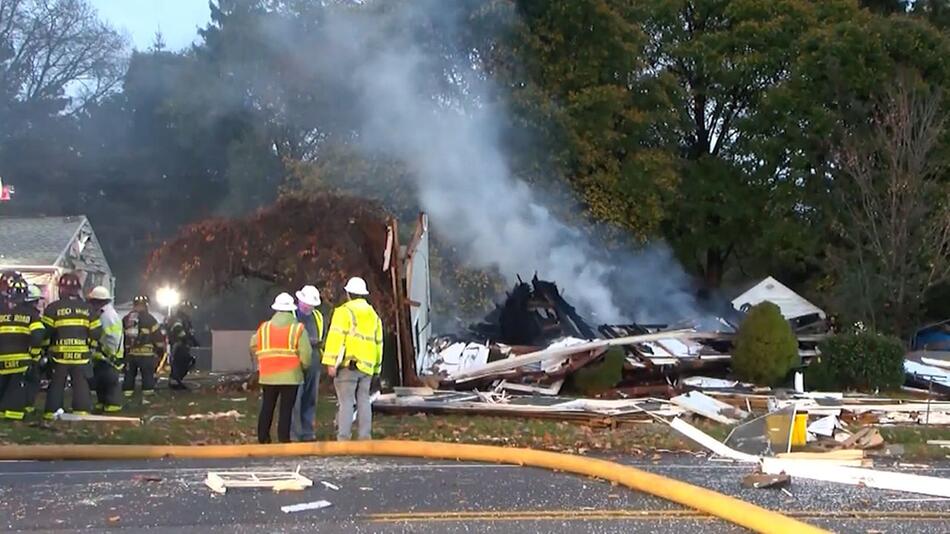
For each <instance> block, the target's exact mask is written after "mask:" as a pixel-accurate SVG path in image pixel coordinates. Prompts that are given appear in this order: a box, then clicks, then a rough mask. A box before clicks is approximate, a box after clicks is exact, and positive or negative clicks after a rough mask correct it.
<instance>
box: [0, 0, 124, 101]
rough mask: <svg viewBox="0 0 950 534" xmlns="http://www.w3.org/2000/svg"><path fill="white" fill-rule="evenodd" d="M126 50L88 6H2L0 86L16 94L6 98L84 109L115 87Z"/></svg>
mask: <svg viewBox="0 0 950 534" xmlns="http://www.w3.org/2000/svg"><path fill="white" fill-rule="evenodd" d="M126 49H127V43H126V42H125V39H124V38H123V37H122V36H120V35H119V34H118V33H117V32H116V31H115V30H114V29H113V28H111V27H110V26H109V25H107V24H106V23H104V22H102V21H101V20H100V19H99V18H98V14H97V13H96V10H95V8H93V7H92V6H91V5H90V4H89V2H88V0H2V1H0V85H3V86H5V87H6V88H9V89H8V91H12V95H5V97H6V98H11V97H12V98H13V99H15V101H18V102H20V103H25V104H33V103H38V102H53V103H55V102H57V101H61V103H60V107H59V109H61V110H62V109H64V108H65V110H67V111H73V110H76V109H80V108H82V107H84V106H85V105H87V104H89V103H91V102H94V101H96V100H98V99H100V98H101V97H103V96H104V95H106V94H108V93H109V92H110V91H112V90H113V89H114V88H115V87H116V85H117V84H118V82H119V81H120V80H121V78H122V74H123V70H124V68H123V67H124V63H125V52H126ZM0 96H4V95H2V93H0Z"/></svg>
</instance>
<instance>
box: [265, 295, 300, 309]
mask: <svg viewBox="0 0 950 534" xmlns="http://www.w3.org/2000/svg"><path fill="white" fill-rule="evenodd" d="M271 309H272V310H274V311H282V312H292V311H296V310H297V304H296V303H294V298H293V297H291V296H290V293H281V294H280V295H277V298H276V299H274V304H273V305H271Z"/></svg>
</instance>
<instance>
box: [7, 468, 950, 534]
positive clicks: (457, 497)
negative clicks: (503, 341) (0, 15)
mask: <svg viewBox="0 0 950 534" xmlns="http://www.w3.org/2000/svg"><path fill="white" fill-rule="evenodd" d="M625 463H630V464H631V465H635V466H637V467H640V468H643V469H646V470H649V471H653V472H657V473H660V474H663V475H667V476H670V477H673V478H677V479H680V480H683V481H687V482H690V483H692V484H695V485H698V486H703V487H707V488H710V489H714V490H717V491H720V492H723V493H727V494H730V495H734V496H736V497H739V498H741V499H744V500H747V501H750V502H754V503H756V504H759V505H761V506H764V507H767V508H770V509H773V510H780V511H783V512H786V513H789V514H791V515H793V516H796V517H799V518H800V519H802V520H804V521H806V522H810V523H813V524H816V525H820V526H823V527H825V528H828V529H830V530H834V531H836V532H860V533H867V532H895V533H897V532H901V533H907V532H933V533H946V532H950V501H947V500H928V499H926V497H923V496H917V495H912V494H903V493H893V492H886V491H879V490H871V489H866V488H857V487H851V486H845V485H840V484H828V483H820V482H811V481H805V480H797V481H794V482H793V484H792V486H791V487H790V488H789V493H790V494H791V495H788V494H786V493H783V492H782V491H779V490H749V489H744V488H742V487H741V485H740V480H741V478H742V476H743V475H744V474H746V473H747V472H748V467H744V466H737V465H734V464H723V463H716V462H709V461H706V460H705V459H696V458H692V457H690V456H681V455H677V456H666V457H663V458H660V459H658V460H655V461H651V460H646V461H644V460H638V461H629V462H625ZM298 465H299V466H300V471H301V473H302V474H304V475H305V476H307V477H309V478H311V479H313V480H314V482H315V485H314V487H312V488H310V489H308V490H305V491H302V492H285V493H280V494H277V493H273V492H271V491H270V490H261V489H232V490H229V491H228V493H227V494H226V495H218V494H214V493H212V492H211V491H210V490H209V489H208V488H207V487H206V486H205V485H204V483H203V481H204V478H205V476H206V475H207V473H208V471H209V470H249V469H254V470H275V469H276V470H293V469H295V468H296V467H297V466H298ZM885 467H886V466H885ZM916 472H920V473H924V472H926V473H927V474H930V475H933V476H943V477H950V464H941V465H938V466H936V467H934V468H931V469H929V470H927V471H923V470H921V471H916ZM145 477H147V478H148V479H151V480H148V479H146V478H145ZM321 481H326V482H329V483H332V484H334V485H336V486H338V487H339V488H340V489H339V490H338V491H337V490H333V489H330V488H327V487H325V486H323V485H322V484H321ZM321 499H325V500H328V501H330V502H331V503H332V506H331V507H330V508H326V509H323V510H315V511H306V512H299V513H291V514H285V513H283V512H281V510H280V507H281V506H284V505H289V504H297V503H303V502H310V501H317V500H321ZM0 529H3V530H5V531H13V532H36V531H43V532H66V531H78V530H86V529H95V531H97V532H110V531H114V532H118V531H123V532H138V531H154V532H159V531H160V532H227V533H231V534H234V533H242V532H261V531H264V532H303V531H308V532H310V531H319V532H324V533H337V532H339V533H344V532H347V533H349V532H383V533H397V532H400V533H401V532H412V533H429V532H432V533H434V532H499V533H547V532H571V533H575V532H578V533H585V532H590V533H602V532H603V533H613V532H617V533H620V532H623V533H628V532H663V533H665V532H674V533H677V534H682V533H685V532H703V533H715V532H741V531H742V529H741V528H739V527H735V526H733V525H730V524H727V523H724V522H722V521H719V520H716V519H712V518H709V517H706V516H702V515H701V514H697V513H695V512H692V511H690V510H685V509H683V508H682V507H680V506H678V505H675V504H672V503H668V502H666V501H663V500H661V499H657V498H654V497H650V496H648V495H644V494H640V493H636V492H633V491H629V490H627V489H625V488H621V487H613V486H611V485H610V484H607V483H604V482H600V481H597V480H591V479H585V478H580V477H576V476H573V475H567V474H563V473H554V472H548V471H543V470H537V469H530V468H520V467H509V466H497V465H480V464H466V463H446V462H434V461H422V460H419V461H414V460H402V459H379V458H371V459H353V458H319V459H304V460H301V461H299V462H298V461H287V460H283V459H282V460H271V461H267V460H246V461H232V460H228V461H211V460H196V461H183V460H163V461H147V462H146V461H142V462H49V463H41V462H0Z"/></svg>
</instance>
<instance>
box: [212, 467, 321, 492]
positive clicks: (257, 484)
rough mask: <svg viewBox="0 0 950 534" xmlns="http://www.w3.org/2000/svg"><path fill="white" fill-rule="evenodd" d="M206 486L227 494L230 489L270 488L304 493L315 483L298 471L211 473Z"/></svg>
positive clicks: (277, 490)
mask: <svg viewBox="0 0 950 534" xmlns="http://www.w3.org/2000/svg"><path fill="white" fill-rule="evenodd" d="M205 485H206V486H208V487H209V488H211V490H212V491H214V492H216V493H221V494H224V493H227V491H228V488H270V489H272V490H274V491H276V492H280V491H302V490H304V489H306V488H309V487H311V486H313V481H312V480H310V479H309V478H307V477H305V476H303V475H301V474H300V466H297V470H296V471H228V472H215V471H209V472H208V477H207V478H206V479H205Z"/></svg>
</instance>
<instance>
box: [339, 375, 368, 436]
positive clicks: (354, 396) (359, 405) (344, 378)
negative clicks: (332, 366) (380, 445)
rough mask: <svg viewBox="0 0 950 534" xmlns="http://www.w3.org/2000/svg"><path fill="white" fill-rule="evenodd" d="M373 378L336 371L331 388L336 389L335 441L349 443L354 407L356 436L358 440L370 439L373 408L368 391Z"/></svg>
mask: <svg viewBox="0 0 950 534" xmlns="http://www.w3.org/2000/svg"><path fill="white" fill-rule="evenodd" d="M372 381H373V377H371V376H370V375H368V374H366V373H364V372H362V371H352V370H350V369H347V368H341V369H339V370H337V373H336V378H334V379H333V386H334V387H335V388H336V402H337V414H336V430H337V435H336V437H337V439H338V440H340V441H349V440H350V438H351V437H352V433H353V406H354V405H356V420H357V434H358V436H359V439H372V430H373V407H372V405H371V404H370V399H369V389H370V384H371V383H372Z"/></svg>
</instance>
